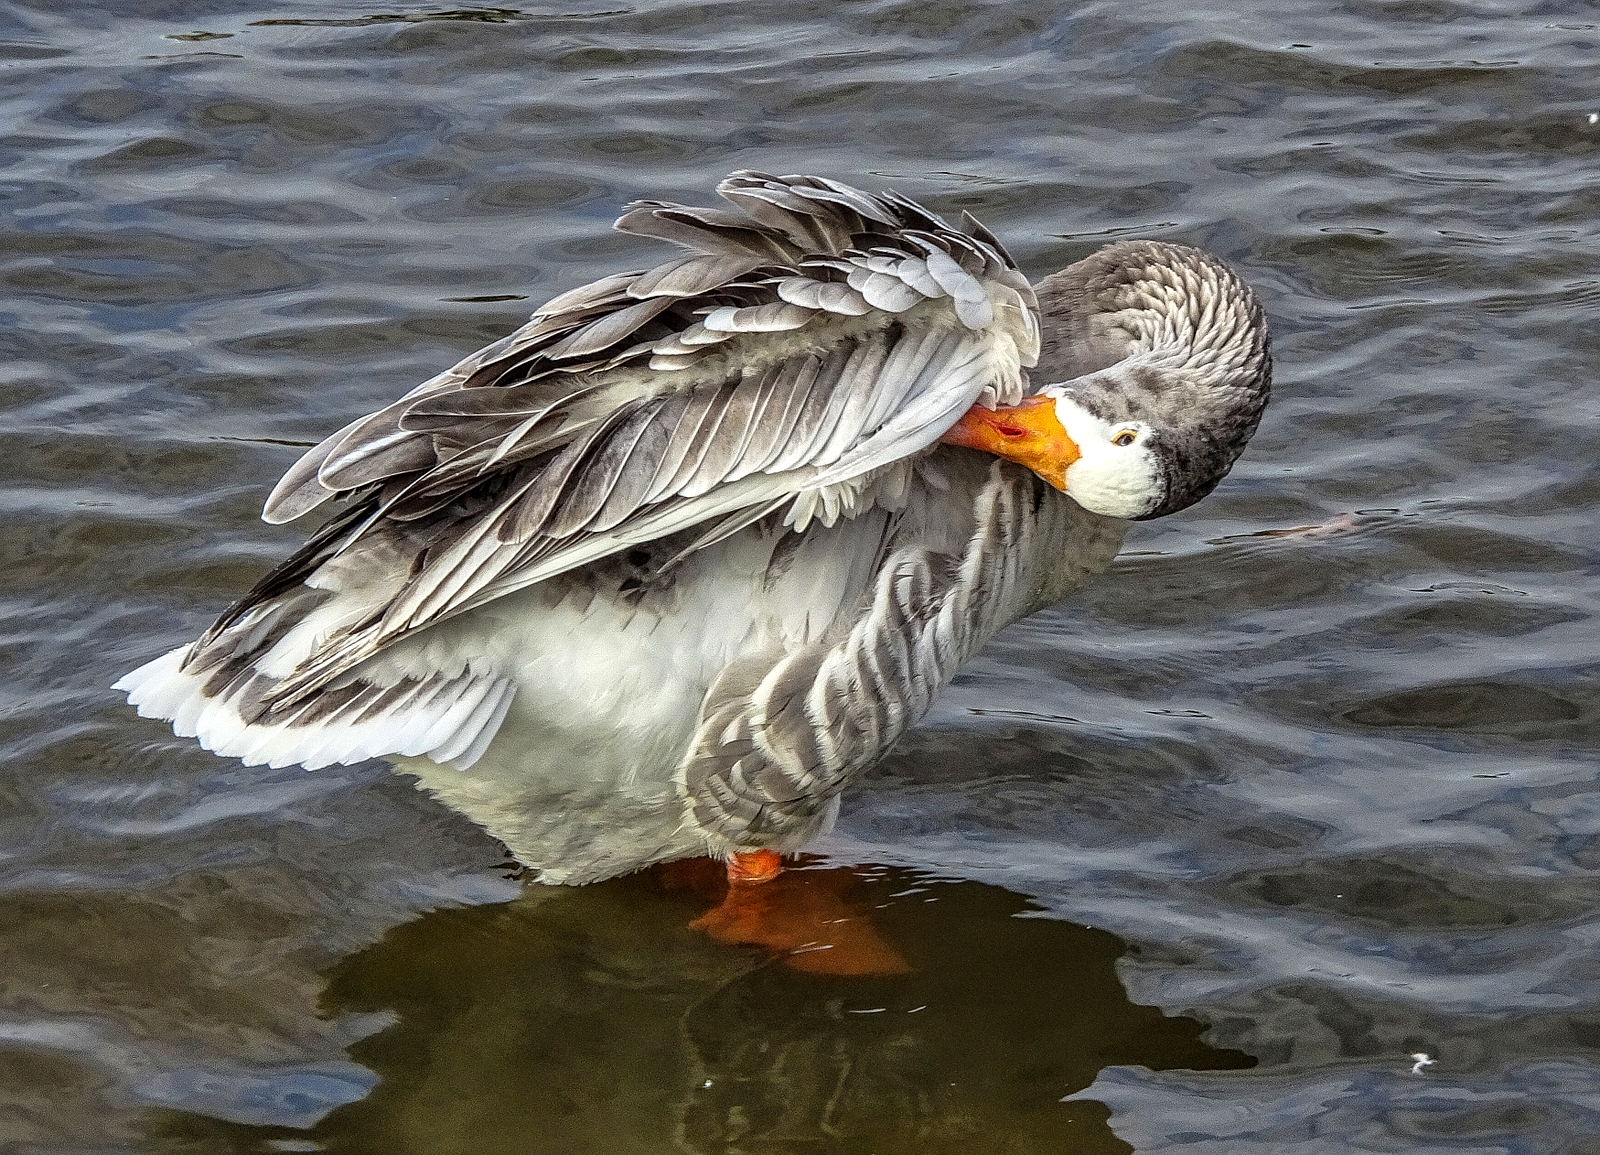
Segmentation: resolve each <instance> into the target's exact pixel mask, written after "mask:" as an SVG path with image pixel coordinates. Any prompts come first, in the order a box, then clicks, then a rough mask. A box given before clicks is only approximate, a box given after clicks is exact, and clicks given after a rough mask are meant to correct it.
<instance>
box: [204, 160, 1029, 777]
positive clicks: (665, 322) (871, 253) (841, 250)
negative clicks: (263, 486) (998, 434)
mask: <svg viewBox="0 0 1600 1155" xmlns="http://www.w3.org/2000/svg"><path fill="white" fill-rule="evenodd" d="M718 192H719V193H720V194H721V195H722V196H723V198H724V199H725V200H726V201H728V202H729V203H730V204H731V205H732V206H733V210H734V211H730V210H729V209H706V208H692V207H686V206H681V205H673V204H666V203H660V202H653V201H650V202H641V203H639V204H636V205H633V206H630V208H629V211H628V212H626V213H625V214H624V215H623V217H622V218H621V219H620V220H619V221H618V222H617V227H618V228H619V229H621V230H623V231H626V232H633V233H638V234H643V235H647V236H653V237H657V238H660V239H663V240H667V241H670V242H672V243H674V244H677V245H679V246H681V247H682V248H684V249H685V250H687V251H686V253H685V254H684V255H682V256H679V257H677V258H676V259H674V260H671V261H668V262H666V263H664V264H661V265H658V266H656V267H655V268H652V269H648V270H645V271H642V272H631V273H623V274H618V275H615V276H611V277H606V278H604V279H602V280H600V281H596V282H594V283H593V284H590V285H586V286H583V287H582V288H579V289H575V290H573V291H571V292H568V293H564V294H562V295H561V296H559V297H557V298H555V299H554V300H552V301H550V302H549V303H548V304H546V305H545V306H543V307H542V308H541V309H539V310H538V311H537V312H535V313H534V314H533V316H532V318H531V319H530V321H529V322H528V324H527V325H525V326H523V327H522V328H521V329H519V330H517V331H516V332H515V333H512V334H511V335H509V336H508V337H506V338H504V339H502V340H500V341H497V342H495V343H494V344H492V345H490V346H488V347H487V348H485V349H483V350H480V351H479V352H477V353H474V354H473V355H472V356H470V357H468V358H466V359H465V360H463V361H462V362H461V363H460V364H458V365H456V366H454V367H453V368H451V369H449V370H447V371H446V372H444V373H441V374H440V375H438V376H437V377H435V378H433V379H432V380H430V381H428V382H426V383H424V384H423V385H421V386H419V387H418V388H417V389H415V390H413V391H412V392H411V393H410V394H408V395H407V396H406V397H404V398H402V399H401V400H399V401H397V402H395V403H394V404H392V405H390V406H387V407H386V408H384V409H382V410H380V411H379V412H377V413H374V414H372V415H370V416H368V417H364V418H362V419H360V420H358V421H356V422H353V423H352V424H350V425H348V426H346V427H345V428H344V429H342V430H340V431H339V432H337V433H335V434H334V435H333V436H332V437H330V438H328V439H327V440H326V441H324V442H323V443H322V444H321V445H319V446H317V447H316V448H315V449H313V450H311V451H310V452H309V453H307V454H306V455H305V457H303V458H302V459H301V460H300V461H299V462H298V463H297V464H296V465H295V466H294V467H293V468H291V469H290V470H289V472H288V473H287V474H286V475H285V476H284V478H283V480H282V481H281V482H280V483H279V485H278V486H277V488H276V489H275V490H274V491H273V493H272V495H271V497H270V498H269V499H268V502H267V506H266V510H265V512H264V516H265V517H266V519H267V520H269V521H273V522H281V521H287V520H290V519H292V518H294V517H298V516H300V515H302V514H304V513H307V512H309V511H310V510H312V509H315V508H317V507H318V506H320V505H321V504H322V503H323V502H325V501H327V500H328V499H330V498H335V497H338V498H344V499H347V500H348V502H349V504H348V505H347V507H346V511H345V512H344V513H343V514H342V515H341V516H340V517H338V518H336V519H335V520H334V521H332V522H330V523H329V524H328V525H327V526H325V527H324V528H323V529H322V530H321V531H320V532H319V533H318V534H317V535H316V537H314V538H313V539H312V541H310V542H309V543H308V544H307V546H306V547H305V548H304V549H303V550H301V551H300V553H299V554H297V555H296V556H295V557H293V558H291V559H290V560H289V561H288V562H286V563H285V564H284V565H282V566H280V567H279V568H278V569H277V570H276V571H274V572H273V573H272V574H270V575H268V577H267V578H266V579H264V580H263V581H262V582H261V583H260V584H259V585H258V586H257V588H256V589H255V590H253V591H251V593H250V594H249V595H247V596H246V597H245V598H244V599H242V600H241V601H240V602H239V603H238V604H237V605H235V606H234V607H233V608H232V609H230V610H229V611H228V612H227V613H226V614H224V615H223V617H222V618H221V619H220V620H219V621H218V622H217V623H216V625H214V626H213V627H212V629H211V630H210V631H209V632H208V633H207V634H206V635H205V636H204V637H202V638H201V639H200V640H199V641H198V642H196V643H195V644H194V646H192V647H190V648H189V649H188V651H187V652H186V653H185V655H184V657H183V659H182V661H181V663H180V669H179V671H174V672H173V673H181V672H185V671H192V672H194V673H196V674H198V673H199V671H200V670H201V669H202V668H211V667H214V666H216V665H217V663H216V661H215V655H216V654H217V653H219V652H225V653H226V654H228V655H229V657H228V661H229V662H232V663H234V664H235V665H237V664H238V663H239V662H240V661H241V660H242V659H241V657H240V655H241V653H245V652H247V651H248V650H249V647H244V649H243V650H241V631H245V630H247V629H251V628H256V627H252V626H250V624H249V623H251V622H252V621H255V620H256V611H258V610H260V609H261V608H262V607H266V606H269V605H271V604H274V603H275V602H276V601H278V600H282V599H284V598H285V597H290V596H291V595H292V594H293V591H296V590H303V589H306V588H310V589H314V590H317V591H321V592H323V593H324V594H326V595H327V598H328V599H331V600H328V604H327V605H326V606H324V605H323V604H322V602H321V601H319V603H318V605H319V606H320V607H322V608H319V609H318V610H317V613H318V614H319V615H320V616H321V617H322V618H323V619H325V620H324V621H323V624H322V626H321V628H320V629H319V631H318V632H316V633H315V634H308V633H304V632H302V634H300V635H296V636H295V639H292V640H295V643H296V644H295V645H294V646H289V645H288V643H287V642H285V641H283V640H282V639H274V645H275V646H276V651H275V656H274V659H273V662H272V663H271V664H272V666H273V671H272V674H271V684H270V686H269V685H265V684H263V683H260V682H259V681H258V682H257V683H255V684H254V685H253V688H252V691H251V692H252V694H253V695H254V698H253V699H252V700H253V701H255V702H256V707H255V708H257V709H258V710H260V711H262V712H263V713H262V723H263V724H266V723H269V722H271V721H272V720H273V719H284V718H288V717H290V716H291V715H292V714H293V713H294V712H295V711H297V710H302V709H305V708H306V706H307V704H308V703H309V702H311V700H312V699H313V697H314V696H315V695H318V694H319V693H322V692H325V691H326V690H327V689H329V688H330V687H334V686H337V685H345V686H348V685H350V684H351V683H350V681H349V679H350V678H351V676H352V672H353V671H356V670H357V667H360V666H361V665H362V663H363V662H366V661H367V660H368V659H369V658H371V657H372V656H373V655H375V654H378V653H380V652H381V651H383V650H384V649H385V648H386V647H388V646H390V645H392V644H393V643H394V642H395V641H397V640H398V639H400V638H402V637H405V636H407V635H409V634H412V633H414V632H415V631H417V630H420V629H424V628H426V627H429V626H431V625H434V624H436V623H438V622H440V621H443V620H445V619H447V618H449V617H451V616H453V615H455V614H459V613H462V612H464V611H466V610H470V609H472V608H474V607H477V606H481V605H483V604H485V603H486V602H488V601H491V600H493V599H495V598H498V597H502V596H504V595H505V594H508V593H510V592H513V591H515V590H518V589H522V588H525V587H527V586H529V585H532V584H534V583H537V582H541V581H545V580H548V579H549V578H551V577H553V576H555V575H558V574H561V573H564V572H566V571H568V570H571V569H573V568H575V567H578V566H582V565H585V564H588V563H590V562H593V561H596V560H599V559H601V558H603V557H605V556H607V555H609V554H612V553H615V552H617V551H620V550H623V549H627V548H629V547H630V546H633V545H636V544H639V543H642V542H647V541H653V540H656V539H659V538H663V537H667V536H670V535H674V534H682V533H684V532H685V531H694V532H693V533H692V534H690V535H689V542H688V545H687V547H686V549H685V552H687V551H688V550H693V549H697V548H703V547H704V546H706V545H709V544H711V543H712V542H715V541H717V540H720V539H721V538H722V537H725V536H727V535H728V534H730V533H734V532H737V531H738V530H739V529H741V528H743V527H744V526H746V525H749V524H751V523H753V522H754V521H756V520H759V519H760V518H762V517H765V516H768V515H770V514H775V513H778V512H779V511H783V514H784V516H785V518H786V519H787V521H788V523H789V524H790V525H792V526H794V527H795V528H797V529H803V528H804V527H805V525H806V524H808V523H809V522H810V521H811V520H812V519H814V518H815V519H820V520H822V521H823V522H828V523H831V521H832V520H834V519H835V518H837V517H839V516H848V515H849V514H851V513H852V512H854V510H855V508H856V507H857V503H859V502H862V501H870V500H871V494H872V492H873V486H874V485H875V484H879V483H880V482H887V483H888V485H889V487H890V488H893V485H894V484H895V483H896V479H895V478H894V477H892V476H886V475H890V474H893V472H894V471H896V470H903V469H905V468H906V465H905V463H906V461H907V459H908V458H910V457H912V456H913V455H915V454H917V453H918V452H920V451H922V450H924V449H926V448H928V447H929V446H931V445H932V444H933V443H934V442H935V441H936V440H937V439H938V438H939V436H940V435H941V434H942V433H943V432H944V431H945V430H946V429H947V428H948V427H949V426H950V425H951V424H952V423H953V422H954V421H955V420H956V419H957V418H958V417H959V416H960V415H961V414H962V413H963V412H965V411H966V410H967V409H968V408H970V407H971V406H972V405H973V404H974V403H977V402H980V401H981V402H987V403H993V402H996V401H998V402H1003V403H1012V402H1015V401H1016V400H1018V399H1019V398H1020V396H1021V394H1022V391H1023V384H1024V379H1025V377H1024V369H1025V368H1026V367H1027V366H1029V365H1031V364H1032V363H1033V362H1034V360H1035V358H1036V357H1037V353H1038V347H1039V328H1038V316H1037V305H1036V302H1035V300H1034V296H1033V292H1032V290H1031V288H1030V287H1029V286H1028V283H1027V281H1026V279H1025V278H1024V277H1023V276H1022V275H1021V274H1020V273H1019V272H1018V271H1017V270H1016V268H1015V266H1014V265H1013V264H1012V263H1011V261H1010V259H1009V257H1008V256H1007V255H1006V254H1005V252H1004V250H1003V249H1002V248H1001V247H1000V245H999V243H998V242H997V241H996V240H995V239H994V237H993V236H992V235H990V234H989V233H988V232H987V231H986V230H984V229H983V228H982V226H981V225H978V224H977V222H976V221H973V220H972V219H971V218H970V217H968V218H966V219H965V221H964V223H963V227H961V228H956V227H953V226H951V225H949V224H947V223H946V222H944V221H943V220H941V219H940V218H938V217H937V216H935V215H934V214H932V213H930V212H928V211H926V210H925V209H923V208H921V207H920V206H918V205H916V204H915V203H913V202H911V201H909V200H906V199H904V198H902V197H899V196H897V195H895V194H884V195H878V196H872V195H868V194H865V193H862V192H859V191H857V190H855V189H852V188H850V187H849V186H847V185H843V184H839V183H837V182H833V181H828V180H824V179H821V178H815V177H804V176H787V177H773V176H768V175H765V174H761V173H753V172H743V173H737V174H735V175H733V176H731V177H729V178H728V179H727V180H725V181H724V182H723V183H722V184H721V185H720V186H719V187H718ZM898 483H899V484H903V483H904V479H903V478H900V479H898ZM380 557H381V559H382V564H381V565H375V564H373V562H374V559H376V558H380ZM324 600H327V599H324ZM258 632H259V631H258ZM246 672H247V671H246V670H245V669H244V668H243V667H241V673H240V676H241V677H243V676H244V674H245V673H246ZM251 676H256V677H259V676H260V671H259V670H256V671H255V672H254V673H253V674H251ZM472 677H473V678H475V679H477V680H476V681H473V680H469V682H467V683H463V688H460V690H459V694H461V695H466V697H467V698H468V699H470V698H471V697H472V695H474V694H477V693H478V688H479V683H480V682H482V681H483V680H484V679H487V682H484V684H485V685H492V684H493V682H494V679H495V677H496V674H495V672H494V671H492V670H477V671H473V672H472ZM203 680H205V681H207V682H208V683H209V684H211V685H213V686H217V685H219V683H218V675H217V674H216V673H215V672H212V673H210V674H209V675H208V677H207V678H206V679H203ZM243 684H244V683H243V682H240V683H239V685H243ZM381 689H385V690H391V689H392V687H381ZM469 691H470V692H469ZM346 692H347V693H349V694H351V695H353V694H355V693H356V691H346ZM419 692H420V691H419ZM495 692H498V691H495ZM398 693H399V692H398V691H397V692H396V696H398ZM483 693H484V694H489V693H490V690H487V689H485V690H484V691H483ZM351 700H352V702H353V701H355V698H354V697H352V699H351ZM480 704H481V703H480ZM362 708H364V709H366V708H370V702H369V703H368V706H367V707H362ZM463 709H464V708H463ZM475 709H476V708H475ZM351 710H352V711H353V713H352V716H354V714H355V713H359V710H357V708H356V707H354V706H352V707H351ZM465 712H466V713H467V714H469V715H470V714H472V711H465ZM480 712H481V711H480ZM492 713H493V711H489V712H488V713H486V714H485V715H484V716H485V717H487V716H491V715H492ZM366 716H367V717H368V718H369V719H370V718H371V717H374V716H375V715H373V714H371V713H369V714H368V715H366ZM202 737H203V736H202ZM454 737H455V740H454V741H453V742H452V743H451V744H450V748H451V749H454V747H455V746H458V745H461V744H462V743H463V742H466V741H467V739H466V737H465V736H459V735H458V736H454ZM361 748H362V749H363V750H365V749H366V748H367V744H366V743H362V744H361Z"/></svg>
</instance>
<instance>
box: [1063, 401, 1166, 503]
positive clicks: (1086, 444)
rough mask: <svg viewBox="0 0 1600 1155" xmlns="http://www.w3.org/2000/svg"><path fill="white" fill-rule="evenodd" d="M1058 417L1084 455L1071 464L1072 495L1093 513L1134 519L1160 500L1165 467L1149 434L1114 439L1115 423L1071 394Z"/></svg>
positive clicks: (1069, 493)
mask: <svg viewBox="0 0 1600 1155" xmlns="http://www.w3.org/2000/svg"><path fill="white" fill-rule="evenodd" d="M1056 419H1057V420H1058V421H1060V422H1061V425H1062V428H1064V429H1065V430H1066V431H1067V436H1068V437H1070V438H1072V440H1073V442H1074V444H1076V445H1077V447H1078V452H1079V453H1080V454H1081V455H1082V456H1080V457H1079V458H1078V460H1077V461H1074V462H1073V463H1072V464H1071V465H1070V466H1068V467H1067V496H1068V497H1071V498H1073V499H1074V500H1075V501H1077V503H1078V504H1079V505H1081V506H1083V508H1085V509H1087V510H1088V511H1089V512H1090V513H1098V514H1103V515H1104V516H1106V517H1124V518H1134V517H1139V516H1141V515H1143V514H1146V513H1149V512H1150V511H1151V510H1153V509H1155V508H1156V507H1157V506H1158V505H1160V504H1161V467H1160V463H1159V462H1158V461H1157V460H1156V455H1155V453H1154V452H1153V451H1152V450H1151V448H1150V443H1149V440H1148V438H1145V439H1142V440H1141V441H1140V443H1138V444H1135V445H1115V444H1113V443H1112V441H1111V439H1112V438H1113V437H1115V436H1116V435H1117V433H1118V432H1120V431H1121V429H1122V428H1123V426H1121V425H1115V426H1114V425H1111V424H1110V423H1109V422H1106V421H1102V420H1101V419H1100V418H1098V417H1096V416H1095V415H1094V414H1093V413H1090V412H1089V411H1088V410H1086V409H1084V408H1082V407H1081V406H1079V405H1078V404H1077V403H1076V402H1074V401H1072V400H1071V399H1070V398H1068V397H1058V398H1057V399H1056Z"/></svg>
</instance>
